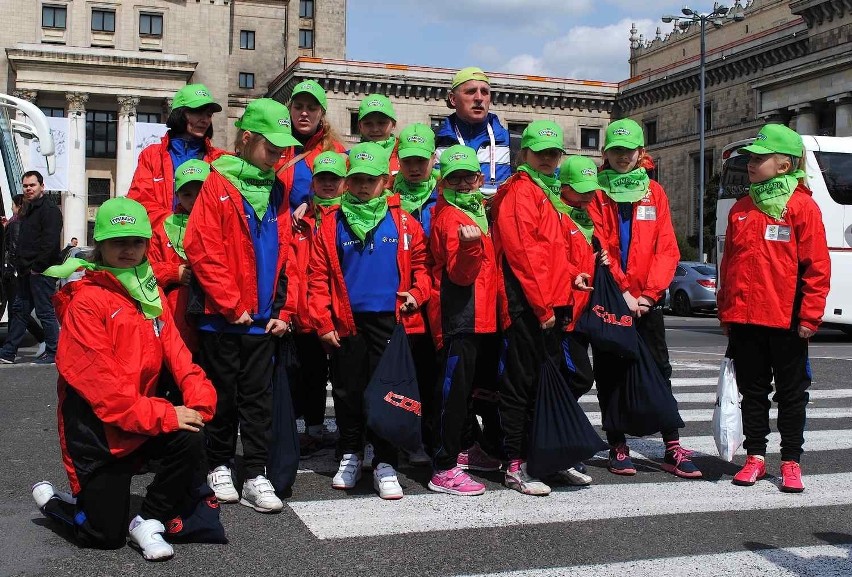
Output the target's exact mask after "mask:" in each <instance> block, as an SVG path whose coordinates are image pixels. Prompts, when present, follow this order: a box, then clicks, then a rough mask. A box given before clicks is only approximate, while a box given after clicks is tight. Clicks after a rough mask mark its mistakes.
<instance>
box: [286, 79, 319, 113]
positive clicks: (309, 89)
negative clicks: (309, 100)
mask: <svg viewBox="0 0 852 577" xmlns="http://www.w3.org/2000/svg"><path fill="white" fill-rule="evenodd" d="M297 94H310V95H311V96H313V97H314V98H316V101H317V102H319V105H320V106H322V109H323V110H328V98H326V95H325V90H323V89H322V86H320V85H319V83H317V82H316V81H315V80H303V81H302V82H299V83H298V84H297V85H296V86H295V87H294V88H293V93H292V94H291V95H290V102H293V99H294V98H296V95H297Z"/></svg>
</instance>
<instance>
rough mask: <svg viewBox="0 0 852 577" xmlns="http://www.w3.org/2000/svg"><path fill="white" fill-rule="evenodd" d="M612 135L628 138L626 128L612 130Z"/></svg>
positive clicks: (628, 133)
mask: <svg viewBox="0 0 852 577" xmlns="http://www.w3.org/2000/svg"><path fill="white" fill-rule="evenodd" d="M612 133H613V134H615V135H617V136H629V135H630V131H629V130H627V129H626V128H618V129H616V130H614V131H613V132H612Z"/></svg>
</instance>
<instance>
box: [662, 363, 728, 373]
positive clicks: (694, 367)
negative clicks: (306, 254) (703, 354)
mask: <svg viewBox="0 0 852 577" xmlns="http://www.w3.org/2000/svg"><path fill="white" fill-rule="evenodd" d="M671 365H672V369H673V370H675V371H718V370H719V363H716V364H712V363H701V362H693V361H671Z"/></svg>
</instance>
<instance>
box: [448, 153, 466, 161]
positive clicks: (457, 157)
mask: <svg viewBox="0 0 852 577" xmlns="http://www.w3.org/2000/svg"><path fill="white" fill-rule="evenodd" d="M467 158H468V156H467V154H465V153H464V152H456V153H455V154H454V155H452V156H451V157H450V160H451V161H452V162H455V161H457V160H467Z"/></svg>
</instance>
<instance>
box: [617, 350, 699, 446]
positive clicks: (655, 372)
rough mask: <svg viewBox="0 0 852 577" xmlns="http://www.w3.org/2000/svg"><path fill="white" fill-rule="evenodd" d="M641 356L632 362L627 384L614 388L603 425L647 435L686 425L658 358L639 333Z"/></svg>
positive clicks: (628, 371) (628, 432)
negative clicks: (657, 360) (655, 357)
mask: <svg viewBox="0 0 852 577" xmlns="http://www.w3.org/2000/svg"><path fill="white" fill-rule="evenodd" d="M636 336H637V337H638V344H639V358H638V359H637V360H636V362H635V363H630V365H629V367H628V369H627V377H626V379H625V382H624V384H622V385H621V386H619V387H618V388H616V389H615V390H614V391H613V392H612V396H611V397H610V400H609V405H608V406H607V411H606V414H605V415H604V418H603V423H602V424H603V429H604V430H605V431H612V432H618V433H625V434H628V435H633V436H635V437H644V436H646V435H653V434H654V433H658V432H661V431H663V432H665V431H675V430H677V429H681V428H683V426H684V424H683V419H681V418H680V412H679V411H678V408H677V400H676V399H675V398H674V395H673V394H672V390H671V387H669V384H668V382H667V381H666V378H665V377H664V376H663V373H662V372H661V371H660V368H659V367H658V366H657V363H655V362H654V357H652V356H651V351H649V350H648V346H647V345H646V344H645V341H644V340H643V339H642V337H640V336H639V335H638V333H637V335H636Z"/></svg>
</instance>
